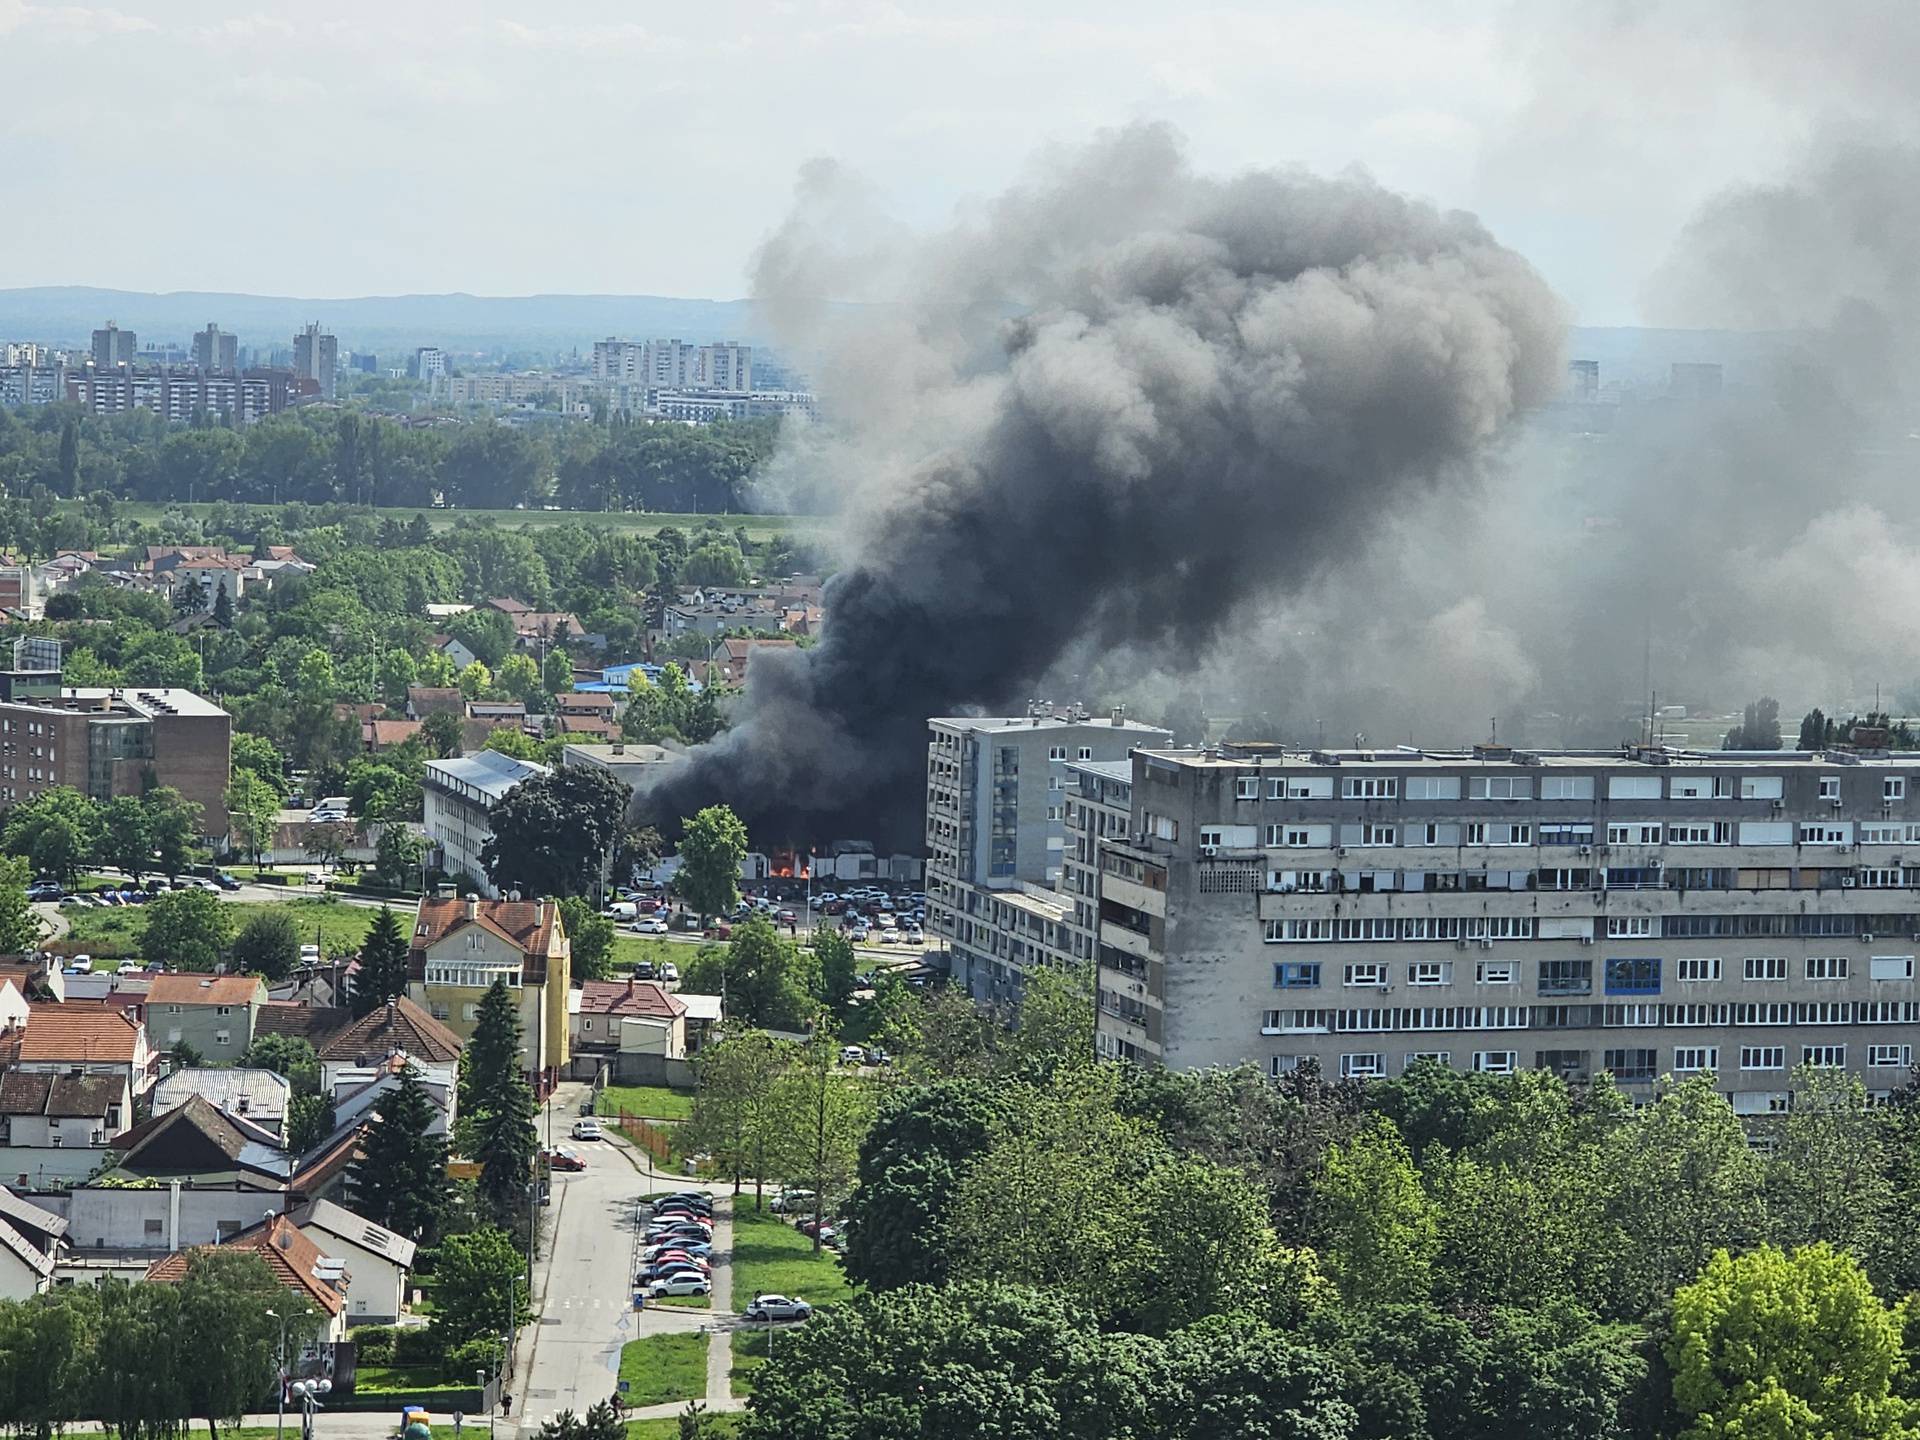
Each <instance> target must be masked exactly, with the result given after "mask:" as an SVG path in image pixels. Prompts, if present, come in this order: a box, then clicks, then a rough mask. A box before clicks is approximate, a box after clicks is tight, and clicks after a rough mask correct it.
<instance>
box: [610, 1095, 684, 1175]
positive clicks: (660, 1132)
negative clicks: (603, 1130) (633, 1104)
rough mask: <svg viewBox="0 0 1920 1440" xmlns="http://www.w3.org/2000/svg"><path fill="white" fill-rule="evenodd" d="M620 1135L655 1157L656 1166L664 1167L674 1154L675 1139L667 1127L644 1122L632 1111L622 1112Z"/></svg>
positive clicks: (623, 1110)
mask: <svg viewBox="0 0 1920 1440" xmlns="http://www.w3.org/2000/svg"><path fill="white" fill-rule="evenodd" d="M620 1133H621V1134H623V1135H625V1136H626V1137H627V1138H628V1139H629V1140H631V1141H633V1143H634V1144H636V1145H638V1146H640V1147H641V1148H642V1149H643V1150H645V1151H646V1152H647V1153H648V1154H649V1155H651V1156H653V1159H654V1163H655V1164H659V1165H664V1164H665V1163H666V1162H667V1159H668V1157H669V1156H670V1155H671V1154H672V1152H673V1137H672V1135H670V1134H669V1133H668V1132H667V1130H666V1129H665V1127H663V1126H660V1125H655V1124H654V1123H652V1122H651V1121H649V1120H642V1119H641V1118H640V1117H639V1116H638V1115H636V1114H634V1113H633V1112H632V1111H631V1110H627V1109H622V1110H621V1111H620Z"/></svg>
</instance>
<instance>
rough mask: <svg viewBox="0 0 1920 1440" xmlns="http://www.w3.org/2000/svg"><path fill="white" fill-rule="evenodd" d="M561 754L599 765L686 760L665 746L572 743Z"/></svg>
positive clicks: (655, 763)
mask: <svg viewBox="0 0 1920 1440" xmlns="http://www.w3.org/2000/svg"><path fill="white" fill-rule="evenodd" d="M561 753H562V754H563V755H566V756H567V757H568V758H570V759H571V758H573V757H575V756H577V757H579V758H580V759H582V760H588V761H591V762H593V763H594V764H597V765H660V764H664V763H665V762H666V761H669V760H680V759H683V758H685V757H684V756H682V755H681V754H680V753H679V752H678V751H674V750H669V749H668V748H667V747H666V746H664V745H644V744H632V745H624V744H623V745H614V744H611V743H609V744H605V745H576V744H574V743H573V742H572V741H568V742H567V743H566V744H565V745H564V746H562V747H561Z"/></svg>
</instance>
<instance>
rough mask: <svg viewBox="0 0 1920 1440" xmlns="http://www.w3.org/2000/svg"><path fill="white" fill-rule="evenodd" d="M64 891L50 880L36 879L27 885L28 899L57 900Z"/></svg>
mask: <svg viewBox="0 0 1920 1440" xmlns="http://www.w3.org/2000/svg"><path fill="white" fill-rule="evenodd" d="M66 893H67V892H66V891H64V890H62V889H61V888H60V887H59V885H57V884H55V883H54V882H53V881H51V880H36V881H34V882H33V884H31V885H29V886H28V887H27V899H29V900H58V899H59V898H60V897H61V896H63V895H65V894H66Z"/></svg>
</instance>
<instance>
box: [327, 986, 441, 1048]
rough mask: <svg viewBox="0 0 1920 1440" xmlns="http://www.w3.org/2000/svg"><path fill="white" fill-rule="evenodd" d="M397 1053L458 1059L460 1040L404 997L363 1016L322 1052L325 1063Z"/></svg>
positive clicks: (337, 1036) (336, 1036)
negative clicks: (326, 1061)
mask: <svg viewBox="0 0 1920 1440" xmlns="http://www.w3.org/2000/svg"><path fill="white" fill-rule="evenodd" d="M395 1050H404V1051H406V1053H407V1054H409V1055H418V1056H419V1057H420V1058H421V1059H423V1060H455V1059H458V1058H459V1055H460V1037H459V1036H458V1035H456V1034H454V1033H453V1031H451V1030H449V1029H448V1028H447V1027H446V1026H445V1025H442V1024H441V1023H440V1022H439V1021H438V1020H436V1019H434V1018H433V1017H432V1016H431V1015H429V1014H428V1013H427V1012H426V1011H424V1010H422V1009H421V1008H420V1007H419V1006H418V1005H416V1004H414V1003H413V1001H411V1000H409V999H408V998H407V997H406V996H404V995H402V996H400V997H398V998H397V999H395V1000H394V1001H392V1002H391V1003H390V1004H387V1005H383V1006H381V1007H380V1008H379V1009H378V1010H375V1011H373V1012H371V1013H370V1014H367V1015H363V1016H361V1017H360V1018H359V1019H358V1020H356V1021H354V1022H353V1023H352V1024H351V1025H349V1026H348V1027H347V1028H346V1029H344V1030H342V1031H341V1032H340V1033H339V1034H337V1035H335V1036H334V1037H333V1038H332V1039H331V1040H329V1041H327V1043H326V1045H325V1046H324V1047H323V1048H322V1049H321V1051H320V1058H321V1059H322V1060H355V1059H358V1058H359V1057H360V1056H363V1055H364V1056H366V1057H367V1059H368V1060H369V1061H372V1060H376V1059H384V1058H385V1057H386V1056H388V1055H390V1054H392V1053H393V1052H394V1051H395Z"/></svg>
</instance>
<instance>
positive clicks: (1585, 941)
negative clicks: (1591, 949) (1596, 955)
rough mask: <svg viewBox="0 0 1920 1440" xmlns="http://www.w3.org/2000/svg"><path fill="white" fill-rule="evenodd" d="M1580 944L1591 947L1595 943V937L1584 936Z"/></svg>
mask: <svg viewBox="0 0 1920 1440" xmlns="http://www.w3.org/2000/svg"><path fill="white" fill-rule="evenodd" d="M1580 943H1581V944H1582V945H1591V944H1592V943H1593V937H1592V936H1591V935H1582V936H1581V937H1580Z"/></svg>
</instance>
